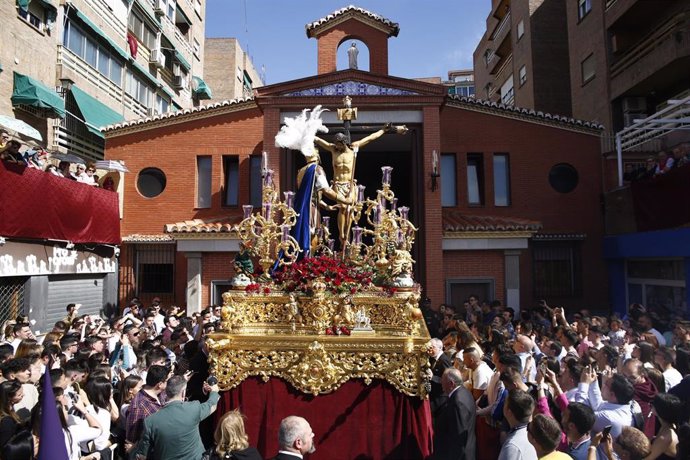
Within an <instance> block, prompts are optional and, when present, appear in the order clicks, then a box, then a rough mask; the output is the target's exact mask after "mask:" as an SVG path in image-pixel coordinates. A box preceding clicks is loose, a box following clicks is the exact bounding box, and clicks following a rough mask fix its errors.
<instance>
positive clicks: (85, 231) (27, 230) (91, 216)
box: [0, 161, 121, 244]
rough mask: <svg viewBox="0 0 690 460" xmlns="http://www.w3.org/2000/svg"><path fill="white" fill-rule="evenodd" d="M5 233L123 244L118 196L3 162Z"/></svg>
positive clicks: (1, 230) (0, 197)
mask: <svg viewBox="0 0 690 460" xmlns="http://www.w3.org/2000/svg"><path fill="white" fill-rule="evenodd" d="M0 236H4V237H15V238H31V239H50V240H65V241H71V242H73V243H104V244H120V243H121V239H120V211H119V206H118V195H117V193H115V192H110V191H108V190H103V189H99V188H96V187H92V186H89V185H86V184H82V183H79V182H76V181H73V180H69V179H65V178H62V177H58V176H55V175H53V174H50V173H47V172H44V171H41V170H39V169H33V168H28V167H26V166H23V165H20V164H15V163H9V162H3V161H0Z"/></svg>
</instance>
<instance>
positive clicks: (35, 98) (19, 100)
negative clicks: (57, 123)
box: [12, 72, 65, 118]
mask: <svg viewBox="0 0 690 460" xmlns="http://www.w3.org/2000/svg"><path fill="white" fill-rule="evenodd" d="M18 105H28V106H31V107H36V108H39V109H47V110H48V111H50V112H52V113H53V114H54V116H55V117H59V118H65V101H64V100H63V99H62V98H61V97H60V96H59V95H58V93H56V92H55V91H54V90H53V89H52V88H49V87H48V86H46V85H45V84H43V83H41V82H40V81H38V80H35V79H33V78H31V77H29V76H27V75H22V74H20V73H17V72H14V91H12V106H15V107H16V106H18Z"/></svg>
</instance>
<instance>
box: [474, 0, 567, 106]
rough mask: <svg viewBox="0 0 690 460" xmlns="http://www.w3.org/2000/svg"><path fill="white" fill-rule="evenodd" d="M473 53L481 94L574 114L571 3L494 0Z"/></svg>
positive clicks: (509, 103)
mask: <svg viewBox="0 0 690 460" xmlns="http://www.w3.org/2000/svg"><path fill="white" fill-rule="evenodd" d="M491 4H492V8H491V13H490V14H489V16H488V18H487V20H486V32H485V33H484V35H483V36H482V39H481V40H480V42H479V45H477V48H476V49H475V51H474V80H475V88H476V93H477V97H478V98H480V99H485V100H489V101H492V102H499V103H502V104H505V105H509V106H512V105H514V106H517V107H525V108H531V109H534V110H537V111H541V112H547V113H552V114H558V115H568V116H570V115H571V114H572V109H571V103H570V77H569V59H568V56H569V54H568V36H567V34H566V33H564V31H565V30H566V27H567V23H566V12H565V10H566V7H567V5H568V4H569V3H568V2H564V1H562V0H492V2H491Z"/></svg>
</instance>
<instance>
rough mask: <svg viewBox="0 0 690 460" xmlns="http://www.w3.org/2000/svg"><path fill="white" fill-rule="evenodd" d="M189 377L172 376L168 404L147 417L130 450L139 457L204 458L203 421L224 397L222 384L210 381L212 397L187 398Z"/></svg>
mask: <svg viewBox="0 0 690 460" xmlns="http://www.w3.org/2000/svg"><path fill="white" fill-rule="evenodd" d="M186 389H187V381H186V380H185V378H184V377H182V376H180V375H176V376H174V377H171V378H170V379H169V380H168V384H167V386H166V388H165V393H166V394H167V396H168V402H167V403H166V405H165V407H163V408H162V409H160V410H159V411H158V412H156V413H155V414H153V415H150V416H149V417H147V418H145V419H144V433H143V435H142V437H141V440H140V441H139V443H138V444H137V445H136V447H135V448H134V449H132V452H131V453H130V458H131V459H136V460H144V459H148V460H187V459H200V458H201V456H202V455H203V454H204V446H203V444H202V443H201V437H200V436H199V422H201V421H202V420H203V419H205V418H206V417H208V416H209V415H211V414H212V413H213V412H215V410H216V404H218V400H219V399H220V395H219V394H218V385H217V384H216V385H213V386H210V385H208V384H206V389H207V390H208V391H210V393H211V394H210V396H209V398H208V401H206V402H205V403H200V402H199V401H191V402H185V397H186V396H187V395H186Z"/></svg>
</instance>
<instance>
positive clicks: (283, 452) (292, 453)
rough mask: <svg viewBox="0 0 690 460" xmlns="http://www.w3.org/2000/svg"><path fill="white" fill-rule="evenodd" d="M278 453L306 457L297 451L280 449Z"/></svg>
mask: <svg viewBox="0 0 690 460" xmlns="http://www.w3.org/2000/svg"><path fill="white" fill-rule="evenodd" d="M278 454H285V455H292V456H293V457H297V458H304V457H302V454H298V453H297V452H288V451H287V450H279V451H278Z"/></svg>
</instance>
